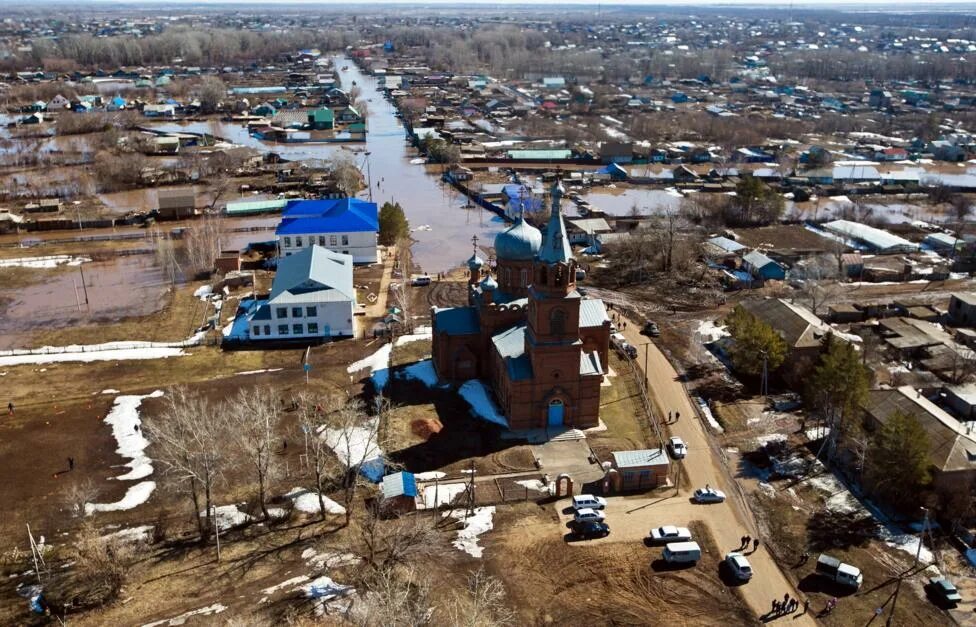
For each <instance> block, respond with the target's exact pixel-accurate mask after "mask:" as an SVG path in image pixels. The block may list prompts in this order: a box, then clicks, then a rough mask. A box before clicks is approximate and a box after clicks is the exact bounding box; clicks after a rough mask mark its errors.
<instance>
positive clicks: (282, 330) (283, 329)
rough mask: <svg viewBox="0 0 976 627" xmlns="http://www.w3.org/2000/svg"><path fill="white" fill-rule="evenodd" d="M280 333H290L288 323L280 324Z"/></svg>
mask: <svg viewBox="0 0 976 627" xmlns="http://www.w3.org/2000/svg"><path fill="white" fill-rule="evenodd" d="M278 335H288V325H287V324H279V325H278Z"/></svg>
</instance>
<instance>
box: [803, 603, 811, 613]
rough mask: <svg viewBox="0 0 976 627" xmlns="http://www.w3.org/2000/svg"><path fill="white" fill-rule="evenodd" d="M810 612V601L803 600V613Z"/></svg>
mask: <svg viewBox="0 0 976 627" xmlns="http://www.w3.org/2000/svg"><path fill="white" fill-rule="evenodd" d="M808 611H810V599H803V613H804V614H806V613H807V612H808Z"/></svg>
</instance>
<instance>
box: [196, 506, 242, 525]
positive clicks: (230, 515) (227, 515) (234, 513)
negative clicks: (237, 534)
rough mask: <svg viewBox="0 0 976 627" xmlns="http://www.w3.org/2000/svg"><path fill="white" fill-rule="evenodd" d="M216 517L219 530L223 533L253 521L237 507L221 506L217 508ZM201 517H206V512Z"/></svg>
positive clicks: (201, 513)
mask: <svg viewBox="0 0 976 627" xmlns="http://www.w3.org/2000/svg"><path fill="white" fill-rule="evenodd" d="M215 513H216V516H215V518H214V520H215V521H216V523H217V528H218V529H220V530H221V531H224V530H226V529H231V528H233V527H238V526H240V525H243V524H244V523H246V522H248V521H250V520H251V515H250V514H247V513H244V512H242V511H241V510H239V509H237V505H221V506H219V507H217V508H215ZM200 515H201V516H206V515H207V513H206V512H200Z"/></svg>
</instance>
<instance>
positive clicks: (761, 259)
mask: <svg viewBox="0 0 976 627" xmlns="http://www.w3.org/2000/svg"><path fill="white" fill-rule="evenodd" d="M742 260H743V261H745V262H746V263H747V264H749V265H750V266H752V267H753V268H762V267H765V266H768V265H769V264H771V263H772V264H776V262H775V261H773V260H772V259H770V258H769V257H767V256H766V255H764V254H762V253H761V252H759V251H758V250H754V251H752V252H751V253H749V254H748V255H746V256H744V257H743V258H742ZM776 265H779V264H776Z"/></svg>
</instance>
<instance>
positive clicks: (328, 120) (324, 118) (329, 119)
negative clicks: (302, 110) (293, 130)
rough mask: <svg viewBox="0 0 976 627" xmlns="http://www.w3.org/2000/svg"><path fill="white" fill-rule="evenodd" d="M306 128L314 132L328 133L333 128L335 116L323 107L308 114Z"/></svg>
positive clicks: (330, 110)
mask: <svg viewBox="0 0 976 627" xmlns="http://www.w3.org/2000/svg"><path fill="white" fill-rule="evenodd" d="M308 127H309V128H310V129H312V130H314V131H329V130H332V129H334V128H335V114H333V113H332V109H329V108H328V107H323V108H322V109H314V110H312V111H309V112H308Z"/></svg>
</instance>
